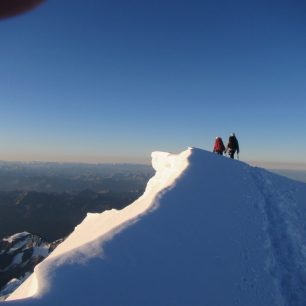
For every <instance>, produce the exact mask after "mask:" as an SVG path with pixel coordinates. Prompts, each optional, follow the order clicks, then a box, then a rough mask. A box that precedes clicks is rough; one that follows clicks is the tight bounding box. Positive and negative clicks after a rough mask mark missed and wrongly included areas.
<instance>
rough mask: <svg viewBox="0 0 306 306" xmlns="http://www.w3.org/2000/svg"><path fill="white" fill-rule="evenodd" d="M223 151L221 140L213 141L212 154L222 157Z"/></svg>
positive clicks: (217, 138) (218, 138)
mask: <svg viewBox="0 0 306 306" xmlns="http://www.w3.org/2000/svg"><path fill="white" fill-rule="evenodd" d="M224 151H225V146H224V144H223V141H222V138H221V137H219V136H218V137H216V140H215V145H214V152H215V153H217V154H219V155H223V152H224Z"/></svg>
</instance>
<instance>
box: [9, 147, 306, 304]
mask: <svg viewBox="0 0 306 306" xmlns="http://www.w3.org/2000/svg"><path fill="white" fill-rule="evenodd" d="M152 163H153V167H154V169H155V170H156V174H155V176H154V177H153V178H152V179H151V180H150V181H149V183H148V185H147V188H146V191H145V193H144V194H143V195H142V196H141V197H140V198H139V199H138V200H136V201H135V202H134V203H132V204H131V205H130V206H128V207H126V208H124V209H122V210H120V211H117V210H111V211H108V212H104V213H102V214H88V216H87V217H86V218H85V220H84V221H83V222H82V223H81V224H80V225H79V226H77V227H76V228H75V231H74V232H73V233H72V234H71V235H70V236H69V237H68V238H67V239H66V240H65V241H64V242H63V243H62V244H61V245H60V246H59V247H58V248H57V249H56V250H55V251H54V252H53V253H52V254H51V255H50V256H49V257H48V258H47V259H46V260H45V261H44V262H42V263H41V264H40V265H38V266H37V267H36V268H35V271H34V273H33V274H32V276H30V277H29V278H28V280H27V281H26V282H25V283H23V284H22V285H21V286H20V287H19V288H18V289H17V290H16V291H15V292H14V293H13V294H12V295H11V296H10V298H9V300H10V304H9V305H17V304H18V305H44V306H48V305H54V301H57V302H58V303H59V304H63V305H75V306H78V305H93V306H95V305H102V306H103V305H107V306H109V305H113V306H115V305H120V306H122V305H128V306H134V305H146V306H151V305H152V306H153V305H154V306H156V305H159V306H162V305H164V306H168V305H176V306H186V305H192V306H196V305H269V306H270V305H305V301H306V294H305V293H304V281H303V280H304V279H306V268H305V267H306V255H305V254H306V252H305V245H306V241H305V240H306V238H305V237H306V230H305V225H304V224H305V222H304V219H305V214H306V201H305V199H306V185H305V184H302V183H298V182H295V181H291V180H289V179H286V178H284V177H280V176H277V175H274V174H271V173H269V172H267V171H265V170H262V169H258V168H253V167H250V166H249V165H247V164H245V163H242V162H239V161H237V160H231V159H228V158H226V157H223V156H218V155H215V154H213V153H210V152H207V151H204V150H200V149H195V148H189V149H188V150H186V151H184V152H182V153H180V154H178V155H174V154H169V153H163V152H154V153H153V154H152ZM16 299H25V300H24V302H23V301H18V302H14V300H16ZM291 301H293V304H290V303H291Z"/></svg>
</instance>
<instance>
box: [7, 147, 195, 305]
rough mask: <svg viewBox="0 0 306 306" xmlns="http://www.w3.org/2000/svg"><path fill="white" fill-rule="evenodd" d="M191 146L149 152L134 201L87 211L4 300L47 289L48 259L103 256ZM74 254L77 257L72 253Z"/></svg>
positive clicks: (151, 205)
mask: <svg viewBox="0 0 306 306" xmlns="http://www.w3.org/2000/svg"><path fill="white" fill-rule="evenodd" d="M191 151H192V149H191V148H189V149H188V150H186V151H184V152H182V153H181V154H179V155H173V154H170V153H165V152H153V153H152V166H153V168H154V169H155V170H156V174H155V176H154V177H153V178H151V179H150V181H149V182H148V184H147V187H146V190H145V192H144V194H143V195H142V196H141V197H140V198H139V199H137V200H136V201H135V202H134V203H132V204H131V205H129V206H127V207H126V208H124V209H122V210H120V211H118V210H115V209H112V210H110V211H106V212H103V213H101V214H91V213H90V214H87V217H86V218H85V219H84V220H83V222H82V223H81V224H79V225H78V226H77V227H76V228H75V230H74V232H73V233H72V234H71V235H70V236H69V237H68V238H67V239H66V240H65V241H64V242H63V243H61V244H60V245H59V246H58V247H57V248H56V249H55V250H54V252H53V253H51V255H50V256H49V257H48V258H47V260H45V261H44V262H42V263H41V264H40V265H38V266H37V267H35V270H34V273H33V274H32V275H31V276H30V277H29V278H28V279H27V280H26V282H25V283H23V284H22V285H21V286H20V287H19V288H18V289H17V290H16V291H15V292H13V294H12V295H11V296H10V297H9V298H8V299H7V301H9V300H16V299H24V298H29V297H32V296H41V295H43V294H44V293H45V292H48V291H49V289H50V288H49V284H48V283H49V282H50V276H51V275H52V271H51V270H52V268H51V270H50V267H52V264H51V262H53V266H54V267H58V266H61V265H63V264H65V263H66V262H71V261H73V262H75V261H79V262H84V261H86V259H88V258H90V257H94V256H103V250H102V248H101V245H102V244H103V242H104V241H108V240H110V239H111V238H112V237H113V236H114V235H115V234H116V233H118V232H120V231H121V230H123V229H124V228H125V227H127V226H129V225H131V224H133V223H135V222H137V220H138V218H139V217H140V216H141V215H143V214H144V213H148V212H150V211H151V210H154V209H155V208H156V207H157V206H158V197H159V193H160V192H161V191H162V190H163V189H165V188H168V187H170V186H172V185H173V184H174V182H175V180H176V178H177V177H179V175H180V174H181V173H182V172H183V171H184V170H185V168H186V167H187V166H188V156H189V155H190V154H191ZM76 254H77V256H76Z"/></svg>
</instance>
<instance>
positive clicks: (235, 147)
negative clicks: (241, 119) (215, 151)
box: [225, 133, 239, 158]
mask: <svg viewBox="0 0 306 306" xmlns="http://www.w3.org/2000/svg"><path fill="white" fill-rule="evenodd" d="M225 152H227V153H228V155H229V156H230V158H234V155H235V153H236V152H237V155H238V154H239V143H238V140H237V138H236V136H235V133H232V134H231V135H230V137H229V138H228V144H227V146H226V150H225Z"/></svg>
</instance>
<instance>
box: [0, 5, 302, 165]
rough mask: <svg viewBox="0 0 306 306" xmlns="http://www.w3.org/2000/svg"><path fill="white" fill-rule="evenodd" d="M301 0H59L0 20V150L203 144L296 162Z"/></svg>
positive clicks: (32, 153) (116, 157) (123, 156)
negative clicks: (234, 140) (230, 141)
mask: <svg viewBox="0 0 306 306" xmlns="http://www.w3.org/2000/svg"><path fill="white" fill-rule="evenodd" d="M305 33H306V2H305V1H302V0H290V1H289V0H288V1H284V0H280V1H269V0H266V1H261V0H259V1H258V0H256V1H255V0H249V1H245V0H244V1H242V0H241V1H236V0H234V1H228V0H219V1H216V0H213V1H212V0H211V1H205V0H201V1H194V0H189V1H167V0H163V1H159V0H158V1H143V0H142V1H140V0H139V1H138V0H134V1H126V0H125V1H123V0H118V1H111V0H107V1H103V0H88V1H79V0H76V1H71V0H69V1H68V0H61V1H55V0H48V1H47V2H46V3H45V4H44V5H42V6H40V7H39V8H37V9H35V10H33V11H32V12H30V13H27V14H24V15H22V16H18V17H15V18H11V19H6V20H2V21H1V22H0V35H1V48H0V61H1V71H0V103H1V112H0V125H1V131H0V143H1V150H0V159H2V160H12V159H13V160H51V161H88V162H104V161H115V162H117V161H127V162H130V161H133V162H143V161H149V159H150V153H151V151H154V150H162V151H170V152H180V151H182V150H184V149H185V148H186V147H188V146H196V147H200V148H204V149H208V150H211V149H212V146H213V142H214V138H215V137H216V136H221V137H223V139H224V141H225V142H226V141H227V138H228V136H229V134H230V133H231V132H235V133H236V135H237V137H238V140H239V142H240V146H241V154H240V158H241V159H242V160H247V161H251V160H257V161H265V162H271V161H274V162H281V163H291V162H294V163H299V164H306V141H305V139H306V138H305V132H306V103H305V102H306V36H305Z"/></svg>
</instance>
